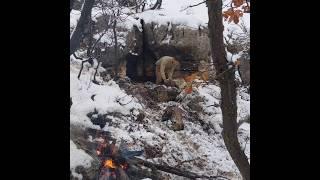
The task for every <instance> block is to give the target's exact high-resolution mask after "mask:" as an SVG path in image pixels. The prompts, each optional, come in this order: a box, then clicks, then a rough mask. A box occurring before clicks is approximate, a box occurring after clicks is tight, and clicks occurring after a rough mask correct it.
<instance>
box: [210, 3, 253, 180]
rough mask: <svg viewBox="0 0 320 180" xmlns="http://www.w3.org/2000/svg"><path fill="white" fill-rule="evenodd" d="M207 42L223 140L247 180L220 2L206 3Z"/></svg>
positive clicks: (233, 78) (247, 172)
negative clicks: (217, 91)
mask: <svg viewBox="0 0 320 180" xmlns="http://www.w3.org/2000/svg"><path fill="white" fill-rule="evenodd" d="M207 6H208V16H209V24H208V28H209V38H210V45H211V52H212V53H211V54H212V59H213V64H214V66H215V69H216V71H217V74H220V73H223V75H222V76H221V77H219V79H218V81H219V82H220V88H221V110H222V118H223V131H222V136H223V139H224V142H225V145H226V147H227V149H228V152H229V153H230V155H231V157H232V159H233V161H234V163H235V164H236V166H237V167H238V169H239V171H240V173H241V175H242V177H243V179H244V180H250V164H249V162H248V158H247V157H246V155H245V153H244V152H243V151H242V150H241V146H240V143H239V140H238V136H237V129H238V126H237V102H236V83H235V66H232V67H230V66H228V61H227V59H226V52H225V46H224V42H223V29H224V26H223V23H222V0H208V1H207Z"/></svg>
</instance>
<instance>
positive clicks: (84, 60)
mask: <svg viewBox="0 0 320 180" xmlns="http://www.w3.org/2000/svg"><path fill="white" fill-rule="evenodd" d="M90 59H92V58H89V59H87V60H84V61H82V62H81V68H80V71H79V74H78V79H79V80H80V76H81V72H82V69H83V64H84V63H85V62H88V61H89V60H90Z"/></svg>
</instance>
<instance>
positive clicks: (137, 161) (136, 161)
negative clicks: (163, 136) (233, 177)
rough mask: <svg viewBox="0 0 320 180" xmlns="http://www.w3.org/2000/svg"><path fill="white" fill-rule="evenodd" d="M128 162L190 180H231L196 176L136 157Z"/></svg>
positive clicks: (192, 173)
mask: <svg viewBox="0 0 320 180" xmlns="http://www.w3.org/2000/svg"><path fill="white" fill-rule="evenodd" d="M128 162H129V163H131V164H141V165H143V166H145V167H148V168H151V169H157V170H159V171H163V172H167V173H171V174H175V175H178V176H182V177H186V178H190V179H196V178H205V179H217V178H224V179H229V178H227V177H224V176H219V175H217V176H206V175H199V174H196V173H194V172H190V171H186V170H182V169H178V168H175V167H171V166H167V165H160V164H155V163H152V162H149V161H145V160H142V159H139V158H136V157H134V158H131V159H128Z"/></svg>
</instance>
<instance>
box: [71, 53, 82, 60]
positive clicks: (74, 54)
mask: <svg viewBox="0 0 320 180" xmlns="http://www.w3.org/2000/svg"><path fill="white" fill-rule="evenodd" d="M72 55H73V56H74V57H75V58H76V59H80V60H83V58H81V57H78V56H77V55H76V53H73V54H72Z"/></svg>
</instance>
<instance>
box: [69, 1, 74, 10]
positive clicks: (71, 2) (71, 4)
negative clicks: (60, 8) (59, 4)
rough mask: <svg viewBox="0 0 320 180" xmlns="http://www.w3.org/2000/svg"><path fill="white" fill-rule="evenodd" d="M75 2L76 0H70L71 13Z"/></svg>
mask: <svg viewBox="0 0 320 180" xmlns="http://www.w3.org/2000/svg"><path fill="white" fill-rule="evenodd" d="M73 3H74V0H70V12H69V13H71V11H72V8H73Z"/></svg>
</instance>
